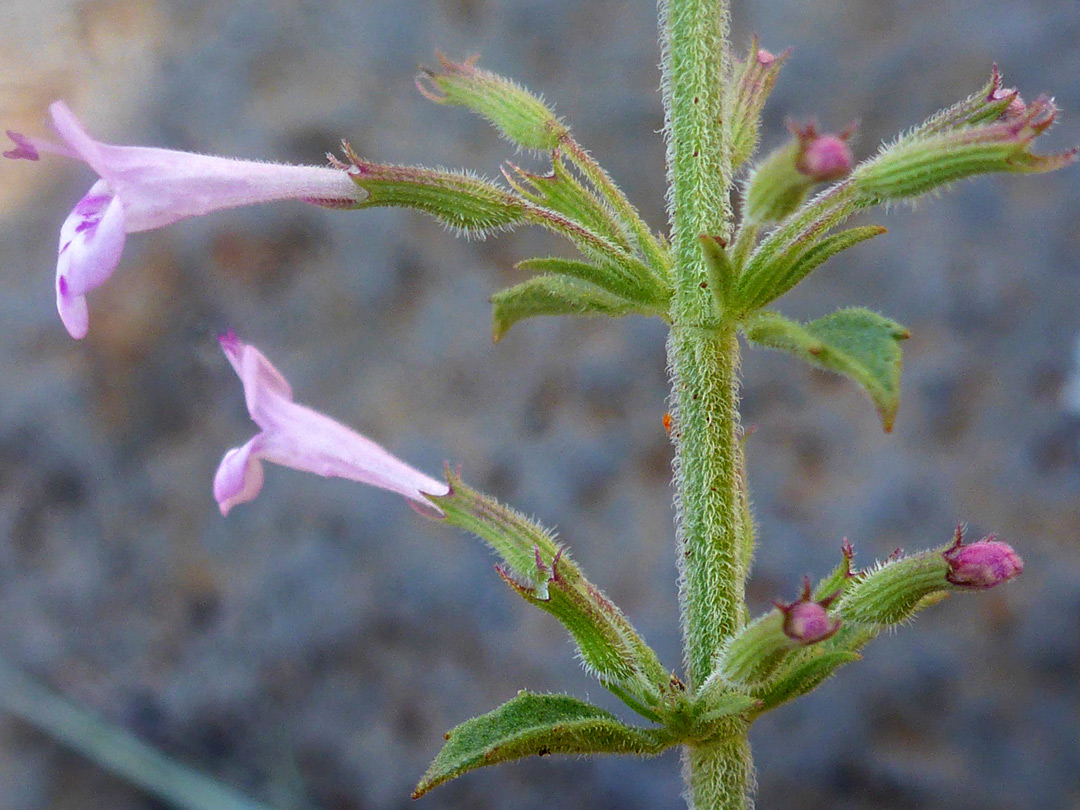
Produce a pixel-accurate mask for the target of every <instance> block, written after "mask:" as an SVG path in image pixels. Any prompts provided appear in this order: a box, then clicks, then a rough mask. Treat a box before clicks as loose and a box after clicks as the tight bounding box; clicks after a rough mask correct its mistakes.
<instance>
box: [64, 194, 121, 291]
mask: <svg viewBox="0 0 1080 810" xmlns="http://www.w3.org/2000/svg"><path fill="white" fill-rule="evenodd" d="M126 239H127V233H126V232H125V230H124V210H123V207H122V206H121V204H120V200H119V199H118V198H116V197H113V196H110V195H109V194H108V193H107V189H106V187H105V185H104V184H103V183H102V182H101V181H99V182H97V183H95V184H94V185H93V186H92V187H91V189H90V191H89V192H88V193H87V194H86V196H85V197H83V198H82V199H81V200H79V202H78V203H77V204H76V205H75V208H74V209H72V211H71V213H70V214H69V215H68V218H67V219H66V220H64V224H63V225H62V226H61V228H60V253H59V256H58V258H57V263H56V273H57V275H58V276H63V277H64V278H65V279H66V281H67V288H68V291H69V292H70V293H71V294H72V295H85V294H86V293H88V292H90V290H93V289H95V288H97V287H100V286H101V285H102V284H104V283H105V282H106V281H108V279H109V277H110V276H111V275H112V274H113V271H114V270H115V269H116V266H117V265H118V264H119V263H120V255H121V254H122V253H123V252H124V242H125V240H126Z"/></svg>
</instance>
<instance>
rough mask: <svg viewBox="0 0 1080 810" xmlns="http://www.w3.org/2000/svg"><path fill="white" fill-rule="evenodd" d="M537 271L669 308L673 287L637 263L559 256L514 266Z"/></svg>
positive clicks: (527, 261)
mask: <svg viewBox="0 0 1080 810" xmlns="http://www.w3.org/2000/svg"><path fill="white" fill-rule="evenodd" d="M514 266H515V267H517V268H518V269H520V270H528V271H530V272H533V273H550V274H553V275H559V276H568V277H569V278H576V279H578V280H579V281H585V282H588V283H589V284H595V285H596V286H597V287H602V288H603V289H605V290H607V291H608V292H610V293H612V294H614V295H617V296H619V297H621V298H626V299H629V300H631V301H637V302H638V303H641V304H647V305H649V306H655V307H659V308H662V309H664V310H666V309H667V308H668V304H669V301H670V299H671V290H670V289H669V288H667V287H666V286H664V285H662V284H661V283H660V282H658V281H657V280H656V278H655V277H654V276H652V275H651V274H647V275H643V274H642V272H641V269H642V268H641V266H640V265H639V264H637V263H633V262H626V263H615V262H600V261H597V262H583V261H578V260H575V259H564V258H561V257H559V256H547V257H545V258H536V259H525V260H524V261H520V262H518V263H517V264H516V265H514Z"/></svg>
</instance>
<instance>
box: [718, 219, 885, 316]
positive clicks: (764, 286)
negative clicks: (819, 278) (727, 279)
mask: <svg viewBox="0 0 1080 810" xmlns="http://www.w3.org/2000/svg"><path fill="white" fill-rule="evenodd" d="M887 230H888V229H887V228H883V227H881V226H880V225H866V226H863V227H859V228H848V229H847V230H845V231H840V232H839V233H834V234H830V235H829V236H826V237H824V238H823V239H821V240H819V241H817V242H816V243H814V244H812V245H810V246H809V247H806V248H804V247H803V246H802V245H801V244H800V243H795V244H794V245H792V246H790V247H789V248H788V249H787V250H786V251H784V252H782V253H780V254H779V255H777V256H776V257H775V258H773V260H772V261H768V262H755V263H754V265H753V266H752V267H748V268H747V272H745V273H743V275H742V276H740V277H739V286H738V292H737V293H736V295H735V299H736V300H737V301H738V306H739V307H740V308H741V309H742V311H743V312H753V311H754V310H755V309H760V308H761V307H763V306H765V305H766V304H768V303H769V302H770V301H775V300H776V299H777V298H779V297H780V296H781V295H783V294H784V293H786V292H787V291H788V290H790V289H791V288H792V287H794V286H795V285H796V284H798V283H799V282H800V281H802V280H803V279H804V278H806V277H807V276H808V275H810V273H812V272H813V271H814V270H816V269H817V268H818V267H820V266H821V265H822V264H824V263H825V262H826V261H828V260H829V259H831V258H832V257H833V256H835V255H836V254H837V253H840V252H841V251H844V250H847V249H848V248H850V247H854V246H855V245H857V244H859V243H860V242H865V241H866V240H867V239H873V238H874V237H875V236H880V235H881V234H883V233H886V232H887Z"/></svg>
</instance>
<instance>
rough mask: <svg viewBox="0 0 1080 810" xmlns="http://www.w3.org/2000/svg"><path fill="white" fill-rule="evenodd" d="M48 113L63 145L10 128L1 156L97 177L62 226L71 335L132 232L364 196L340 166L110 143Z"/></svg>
mask: <svg viewBox="0 0 1080 810" xmlns="http://www.w3.org/2000/svg"><path fill="white" fill-rule="evenodd" d="M49 111H50V113H51V114H52V119H53V125H54V127H55V129H56V132H57V133H58V134H59V135H60V137H61V138H62V139H63V143H61V144H56V143H52V142H50V141H46V140H41V139H38V138H30V137H27V136H25V135H21V134H19V133H17V132H10V131H9V132H8V135H9V136H10V137H11V139H12V141H13V142H14V143H15V148H14V149H10V150H8V151H6V152H4V153H3V154H4V156H5V157H8V158H13V159H20V158H21V159H26V160H37V159H38V158H39V156H40V153H42V152H47V153H53V154H59V155H63V156H65V157H70V158H75V159H77V160H82V161H83V162H85V163H86V164H87V165H89V166H90V168H92V169H93V170H94V171H95V172H97V174H98V175H99V177H100V179H99V180H98V181H97V182H96V183H94V185H93V186H92V187H91V189H90V191H89V192H88V193H87V194H86V196H84V197H83V198H82V200H80V201H79V202H78V203H77V204H76V206H75V208H74V209H73V210H72V212H71V213H70V214H69V215H68V218H67V220H65V222H64V225H63V227H62V228H61V239H60V248H59V254H60V255H59V257H58V261H57V279H56V291H57V308H58V309H59V311H60V316H61V319H62V320H63V321H64V325H65V326H66V327H67V329H68V331H69V332H70V333H71V335H72V337H76V338H81V337H83V336H84V335H85V334H86V332H87V328H88V325H89V324H88V315H87V310H86V302H85V300H84V298H83V297H84V296H85V295H86V293H87V292H89V291H90V290H92V289H94V288H95V287H98V286H100V285H101V284H103V283H104V282H105V281H106V280H107V279H108V278H109V276H110V275H111V274H112V272H113V270H114V269H115V268H116V266H117V264H118V263H119V261H120V254H121V253H122V251H123V247H124V240H125V236H126V235H127V234H129V233H135V232H138V231H145V230H150V229H153V228H160V227H162V226H164V225H169V224H171V223H173V222H176V221H178V220H181V219H185V218H187V217H193V216H200V215H202V214H208V213H210V212H212V211H216V210H219V209H223V208H234V207H237V206H242V205H250V204H253V203H260V202H270V201H273V200H283V199H298V200H303V201H306V202H312V203H316V204H320V205H326V206H329V207H350V206H352V205H355V204H358V203H360V202H362V201H363V200H364V199H365V198H366V197H367V192H366V191H364V190H363V189H362V188H360V187H359V186H357V185H356V184H355V183H354V182H353V181H352V179H351V178H350V176H349V174H348V173H347V172H345V171H342V170H341V169H338V168H331V167H327V166H292V165H287V164H275V163H262V162H258V161H248V160H236V159H232V158H224V157H216V156H213V155H199V154H193V153H190V152H178V151H175V150H172V149H159V148H156V147H147V146H116V145H113V144H107V143H102V142H100V141H96V140H94V138H92V137H91V136H90V135H89V134H88V133H87V132H86V130H85V129H84V128H83V126H82V124H81V123H80V122H79V120H78V119H77V118H76V117H75V115H74V113H72V112H71V110H70V109H68V107H67V105H66V104H64V103H63V102H62V101H57V102H54V103H53V104H52V105H50V107H49Z"/></svg>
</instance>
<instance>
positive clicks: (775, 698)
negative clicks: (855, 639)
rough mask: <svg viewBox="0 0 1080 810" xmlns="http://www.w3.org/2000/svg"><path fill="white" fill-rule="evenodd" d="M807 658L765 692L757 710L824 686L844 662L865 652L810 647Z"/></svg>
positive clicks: (765, 709)
mask: <svg viewBox="0 0 1080 810" xmlns="http://www.w3.org/2000/svg"><path fill="white" fill-rule="evenodd" d="M803 655H804V656H806V657H805V658H804V660H802V661H799V662H798V663H797V664H795V665H794V666H793V667H792V668H791V669H790V670H789V671H788V672H787V673H785V674H784V675H783V676H781V677H780V678H779V679H778V680H777V681H775V682H774V683H772V684H771V685H770V686H769V687H768V689H767V690H765V691H764V692H763V693H762V695H761V704H760V706H759V707H758V708H757V709H756V713H757V714H764V713H765V712H768V711H772V710H773V709H775V708H776V707H777V706H779V705H781V704H783V703H787V702H788V701H789V700H794V699H795V698H797V697H801V696H803V695H805V694H806V693H807V692H810V691H812V690H814V689H816V688H817V687H818V686H820V685H821V684H822V683H823V682H824V681H826V680H827V679H828V678H829V677H830V676H831V675H832V674H833V673H834V672H836V670H837V669H839V668H840V667H842V666H843V665H844V664H850V663H852V662H853V661H858V660H859V659H860V658H861V657H862V656H860V655H859V654H858V653H856V652H850V651H848V650H839V651H835V652H825V651H822V650H813V649H811V650H807V651H806V652H804V653H803Z"/></svg>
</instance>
